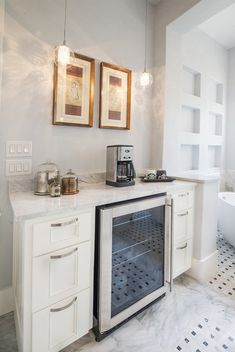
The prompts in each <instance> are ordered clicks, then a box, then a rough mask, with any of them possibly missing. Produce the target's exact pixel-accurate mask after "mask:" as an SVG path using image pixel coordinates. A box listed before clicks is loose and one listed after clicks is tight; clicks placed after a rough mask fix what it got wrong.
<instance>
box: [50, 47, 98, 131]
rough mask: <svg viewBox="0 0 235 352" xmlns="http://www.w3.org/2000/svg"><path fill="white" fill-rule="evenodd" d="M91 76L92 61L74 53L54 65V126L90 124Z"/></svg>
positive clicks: (91, 117)
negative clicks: (68, 58) (63, 62)
mask: <svg viewBox="0 0 235 352" xmlns="http://www.w3.org/2000/svg"><path fill="white" fill-rule="evenodd" d="M94 75H95V60H94V59H92V58H90V57H87V56H84V55H80V54H77V53H71V55H70V61H69V63H68V64H67V65H64V64H61V63H57V64H55V75H54V105H53V124H54V125H69V126H84V127H92V126H93V106H94Z"/></svg>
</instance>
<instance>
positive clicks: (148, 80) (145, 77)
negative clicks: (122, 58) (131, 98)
mask: <svg viewBox="0 0 235 352" xmlns="http://www.w3.org/2000/svg"><path fill="white" fill-rule="evenodd" d="M147 32H148V0H146V12H145V53H144V72H143V73H142V74H141V77H140V85H141V86H142V87H143V88H146V87H148V86H151V85H152V83H153V76H152V75H151V73H149V72H147V69H146V67H147V64H146V62H147Z"/></svg>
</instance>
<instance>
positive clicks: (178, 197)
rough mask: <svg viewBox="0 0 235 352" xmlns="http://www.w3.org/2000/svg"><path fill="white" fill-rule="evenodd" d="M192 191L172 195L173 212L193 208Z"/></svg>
mask: <svg viewBox="0 0 235 352" xmlns="http://www.w3.org/2000/svg"><path fill="white" fill-rule="evenodd" d="M193 195H194V192H193V191H183V192H177V193H175V194H174V195H173V199H174V209H175V211H176V212H177V211H182V210H185V209H189V208H192V207H193V201H194V199H193V198H194V197H193Z"/></svg>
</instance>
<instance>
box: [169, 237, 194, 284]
mask: <svg viewBox="0 0 235 352" xmlns="http://www.w3.org/2000/svg"><path fill="white" fill-rule="evenodd" d="M173 262H174V266H173V268H174V269H173V271H174V275H173V277H174V278H175V277H177V276H179V275H180V274H182V273H183V272H185V271H187V270H188V269H190V267H191V263H192V239H189V240H187V241H183V242H181V243H179V244H176V245H175V248H174V255H173Z"/></svg>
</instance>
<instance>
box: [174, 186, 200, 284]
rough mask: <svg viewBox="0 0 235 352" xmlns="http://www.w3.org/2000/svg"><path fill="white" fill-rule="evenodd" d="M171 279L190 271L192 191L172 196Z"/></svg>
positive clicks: (192, 214)
mask: <svg viewBox="0 0 235 352" xmlns="http://www.w3.org/2000/svg"><path fill="white" fill-rule="evenodd" d="M172 199H173V209H172V211H173V217H172V221H173V224H172V231H173V233H172V241H173V244H172V249H173V253H172V260H173V265H172V267H173V278H176V277H177V276H179V275H180V274H182V273H184V272H185V271H187V270H188V269H190V267H191V264H192V255H193V237H194V210H195V209H194V190H193V189H192V190H186V191H181V192H177V193H173V194H172Z"/></svg>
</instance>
